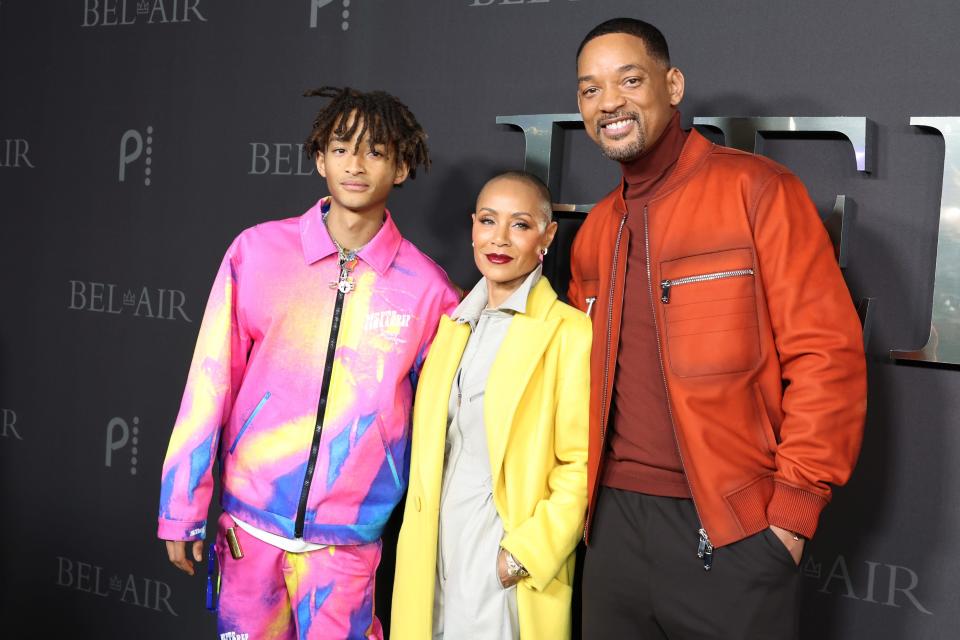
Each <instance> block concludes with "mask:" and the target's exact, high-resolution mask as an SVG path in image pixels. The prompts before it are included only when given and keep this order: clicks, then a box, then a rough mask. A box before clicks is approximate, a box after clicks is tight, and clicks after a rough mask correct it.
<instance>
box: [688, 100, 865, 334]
mask: <svg viewBox="0 0 960 640" xmlns="http://www.w3.org/2000/svg"><path fill="white" fill-rule="evenodd" d="M693 124H694V125H701V126H704V127H711V128H714V129H719V130H720V131H721V132H722V133H723V137H724V142H725V143H726V144H728V145H730V146H731V147H733V148H735V149H740V150H741V151H748V152H750V153H763V150H762V148H761V140H762V138H761V136H760V134H761V133H837V134H840V135H842V136H843V137H844V138H846V139H847V140H849V141H850V144H852V145H853V155H854V157H855V158H856V162H857V171H861V172H863V173H869V172H870V170H871V169H872V168H873V154H872V153H871V149H872V148H873V126H872V125H871V123H870V121H869V120H868V119H867V118H864V117H850V116H830V117H802V116H779V117H778V116H769V117H763V116H761V117H752V118H733V117H697V118H694V119H693ZM846 205H847V198H846V196H842V195H840V196H837V201H836V204H835V205H834V209H833V213H832V214H831V215H830V216H828V217H827V219H826V220H825V221H824V223H825V224H826V225H827V231H829V232H830V237H831V239H832V240H833V242H834V245H835V246H836V248H837V260H838V262H839V263H840V268H841V269H846V267H847V261H848V258H849V256H848V246H849V240H850V233H851V231H852V221H853V214H852V212H848V210H847V207H846ZM872 303H873V298H862V299H860V301H859V302H858V303H857V313H858V314H859V316H860V322H861V324H862V325H863V344H864V346H866V345H867V344H868V343H869V340H870V329H871V326H872V325H873V318H872V315H871V311H872Z"/></svg>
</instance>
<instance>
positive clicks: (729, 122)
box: [693, 116, 873, 173]
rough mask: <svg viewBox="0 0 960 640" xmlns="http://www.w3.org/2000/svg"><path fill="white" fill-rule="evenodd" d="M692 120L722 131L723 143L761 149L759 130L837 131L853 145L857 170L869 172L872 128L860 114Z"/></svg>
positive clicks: (756, 150)
mask: <svg viewBox="0 0 960 640" xmlns="http://www.w3.org/2000/svg"><path fill="white" fill-rule="evenodd" d="M693 124H694V125H695V126H696V125H698V124H699V125H703V126H705V127H713V128H714V129H719V130H720V131H722V132H723V136H724V138H725V140H726V144H728V145H730V146H731V147H733V148H734V149H740V150H741V151H749V152H750V153H761V151H760V145H759V140H758V134H760V133H764V132H765V133H839V134H840V135H842V136H843V137H845V138H846V139H847V140H849V141H850V143H851V144H852V145H853V153H854V155H855V156H856V158H857V171H863V172H865V173H870V170H871V169H872V168H873V166H872V160H871V158H870V154H868V148H869V147H872V146H873V140H872V138H873V135H872V132H873V128H872V127H871V126H870V121H869V120H867V118H862V117H847V116H832V117H825V118H821V117H810V118H808V117H798V116H782V117H758V118H729V117H717V118H694V119H693Z"/></svg>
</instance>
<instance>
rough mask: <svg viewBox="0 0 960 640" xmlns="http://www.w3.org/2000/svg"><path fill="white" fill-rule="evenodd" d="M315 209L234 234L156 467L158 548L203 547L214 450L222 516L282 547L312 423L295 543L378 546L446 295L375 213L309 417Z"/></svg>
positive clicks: (431, 267)
mask: <svg viewBox="0 0 960 640" xmlns="http://www.w3.org/2000/svg"><path fill="white" fill-rule="evenodd" d="M324 206H326V201H325V200H321V201H320V202H318V203H317V204H316V205H315V206H314V207H313V208H311V209H310V210H309V211H307V213H305V214H304V215H303V216H301V217H299V218H290V219H287V220H281V221H276V222H268V223H264V224H261V225H258V226H256V227H253V228H251V229H247V230H246V231H244V232H243V233H241V234H240V236H239V237H237V239H236V240H234V242H233V243H232V244H231V245H230V248H229V249H228V250H227V254H226V256H225V257H224V260H223V263H222V264H221V267H220V270H219V272H218V274H217V277H216V280H215V282H214V286H213V291H212V292H211V294H210V298H209V301H208V303H207V308H206V311H205V313H204V319H203V323H202V325H201V328H200V335H199V337H198V339H197V346H196V350H195V352H194V356H193V362H192V364H191V367H190V373H189V376H188V378H187V386H186V390H185V392H184V396H183V402H182V404H181V407H180V413H179V415H178V417H177V421H176V425H175V426H174V430H173V434H172V436H171V438H170V444H169V447H168V450H167V456H166V459H165V461H164V466H163V474H162V485H161V496H160V516H159V531H158V535H159V537H160V538H163V539H168V540H190V539H200V538H203V537H205V533H206V532H205V529H206V515H207V509H208V506H209V502H210V498H211V496H212V491H213V463H214V462H215V460H216V459H217V456H218V454H219V461H220V465H221V474H222V475H221V479H222V488H223V491H222V506H223V508H224V509H225V510H226V511H227V512H229V513H230V514H231V515H234V516H236V517H237V518H240V519H241V520H243V521H244V522H248V523H250V524H252V525H254V526H256V527H259V528H261V529H264V530H266V531H269V532H271V533H275V534H277V535H281V536H285V537H288V538H293V537H294V527H295V523H296V518H297V509H298V506H299V502H300V499H301V492H302V491H303V490H304V487H305V477H306V472H307V465H308V462H309V457H310V448H311V442H312V440H313V437H314V431H315V429H316V427H317V423H318V421H322V431H321V437H320V446H319V448H318V450H317V456H316V463H315V468H314V471H313V475H312V478H311V482H310V483H309V491H308V492H307V494H306V509H305V514H304V516H305V517H304V523H303V524H304V528H303V537H304V539H306V540H308V541H310V542H317V543H323V544H360V543H366V542H371V541H373V540H376V539H377V538H379V536H380V532H381V530H382V528H383V525H384V524H385V523H386V520H387V518H388V517H389V515H390V512H391V511H392V510H393V508H394V506H395V505H396V503H397V501H398V500H399V499H400V497H401V495H402V494H403V491H404V488H405V486H406V478H407V469H406V460H407V455H406V452H407V447H408V441H409V435H410V434H409V419H410V409H411V403H412V399H413V384H414V381H415V380H416V376H417V375H418V373H419V369H420V366H421V365H422V363H423V359H424V357H425V354H426V350H427V347H428V346H429V344H430V342H431V340H432V339H433V335H434V332H435V331H436V327H437V324H438V323H439V319H440V316H441V315H443V314H444V313H449V312H450V311H452V309H453V308H454V307H455V306H456V304H457V295H456V293H455V290H454V289H453V287H452V286H451V285H450V283H449V281H448V279H447V277H446V274H444V272H443V270H442V269H441V268H440V267H438V266H437V265H436V264H435V263H433V262H432V261H431V260H430V259H429V258H427V257H426V256H425V255H423V254H422V253H420V251H418V250H417V249H416V248H415V247H414V246H413V245H412V244H410V243H409V242H407V241H406V240H404V239H403V238H401V236H400V233H399V231H398V230H397V228H396V225H395V224H394V223H393V220H392V218H391V217H390V214H389V213H387V214H386V220H385V221H384V224H383V227H382V228H381V229H380V231H379V232H378V233H377V235H376V236H375V237H374V238H373V239H372V240H371V241H370V243H369V244H368V245H367V246H366V247H364V249H363V250H361V251H360V252H359V254H358V256H359V261H358V263H357V266H356V267H355V268H354V270H353V273H352V278H353V281H354V283H355V288H354V290H353V291H351V292H350V293H347V294H346V295H345V296H344V297H343V303H342V309H341V319H340V327H339V332H338V334H337V336H336V338H337V339H336V348H335V351H334V357H333V366H332V372H331V376H330V381H329V390H328V393H327V395H326V407H325V411H324V412H323V413H324V415H322V416H319V417H318V416H317V407H318V403H319V401H320V395H321V387H322V386H323V385H322V383H323V372H324V366H325V364H326V361H327V346H328V343H329V342H330V339H331V326H332V320H333V314H334V307H335V303H336V300H337V289H336V288H335V283H336V282H337V280H338V277H339V275H340V270H339V265H338V259H337V250H336V247H335V246H334V244H333V242H332V241H331V239H330V236H329V234H328V233H327V230H326V227H325V225H324V224H323V219H322V210H323V207H324ZM332 284H333V285H334V286H331V285H332ZM221 427H222V428H221Z"/></svg>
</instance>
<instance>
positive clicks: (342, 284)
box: [330, 276, 354, 294]
mask: <svg viewBox="0 0 960 640" xmlns="http://www.w3.org/2000/svg"><path fill="white" fill-rule="evenodd" d="M330 288H331V289H336V290H337V291H339V292H340V293H344V294H346V293H350V292H351V291H353V289H354V284H353V278H351V277H349V276H344V277H341V278H340V280H338V281H337V282H331V283H330Z"/></svg>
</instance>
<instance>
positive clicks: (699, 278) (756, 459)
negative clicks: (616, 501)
mask: <svg viewBox="0 0 960 640" xmlns="http://www.w3.org/2000/svg"><path fill="white" fill-rule="evenodd" d="M627 215H628V214H627V208H626V204H625V203H624V199H623V188H622V184H621V185H620V186H619V187H618V188H617V189H616V190H615V191H613V192H611V193H610V194H608V195H607V196H606V197H605V198H604V199H603V200H602V201H601V202H599V203H598V204H597V205H596V206H595V207H594V208H593V209H592V210H591V212H590V214H589V215H588V216H587V219H586V222H585V223H584V224H583V226H582V227H581V229H580V231H579V233H578V234H577V237H576V239H575V241H574V245H573V252H572V259H571V261H572V264H571V272H572V280H571V282H570V289H569V294H568V295H569V300H570V303H571V304H574V305H575V306H577V307H579V308H580V309H581V310H584V311H586V312H587V313H589V315H590V316H591V317H592V319H593V350H592V355H591V366H590V368H591V380H592V381H593V384H592V389H591V397H590V448H589V467H588V483H589V484H588V490H589V497H590V507H589V512H588V516H587V518H588V519H587V528H586V530H585V534H586V538H587V541H588V543H589V527H590V521H591V520H592V517H593V511H594V507H595V504H596V497H597V490H598V484H599V483H598V478H599V477H600V475H601V466H602V464H603V457H604V453H605V446H606V432H607V430H608V425H609V419H610V413H611V412H610V399H611V396H612V391H613V379H614V376H615V375H616V368H617V358H616V350H617V346H618V344H619V340H620V328H621V327H620V319H621V312H622V306H623V291H624V276H625V275H626V266H627V261H626V254H627V247H628V244H627V243H628V242H629V241H630V238H629V237H628V236H629V231H628V229H627V228H626V225H625V222H626V219H627ZM644 217H645V220H644V229H645V232H646V233H645V236H646V237H645V238H635V239H634V241H639V242H644V243H645V246H646V253H647V264H648V265H649V270H650V282H651V288H650V289H651V290H650V296H649V300H636V301H631V304H650V305H652V307H653V309H654V318H655V321H656V327H657V340H658V342H659V345H660V370H661V372H662V375H663V380H664V385H665V386H666V389H667V397H668V401H669V409H670V415H671V417H672V421H673V427H674V433H675V435H676V439H677V446H678V448H679V451H680V457H681V460H682V461H683V468H684V471H685V473H686V476H687V480H688V482H689V484H690V491H691V493H692V495H693V500H694V504H695V506H696V508H697V513H698V514H699V516H700V520H701V527H702V529H701V531H700V532H699V534H700V538H701V542H700V547H701V551H703V548H704V546H706V547H709V548H710V550H711V551H712V546H716V547H721V546H724V545H727V544H730V543H732V542H736V541H737V540H740V539H743V538H745V537H747V536H750V535H752V534H754V533H756V532H758V531H761V530H763V529H764V528H765V527H767V526H768V525H769V524H775V525H777V526H780V527H783V528H784V529H787V530H790V531H795V532H797V533H800V534H801V535H803V536H805V537H807V538H809V537H812V536H813V533H814V531H815V530H816V527H817V521H818V519H819V516H820V512H821V510H822V509H823V508H824V507H825V506H826V504H827V502H829V500H830V496H831V485H841V484H843V483H844V482H846V480H847V479H848V478H849V476H850V473H851V472H852V470H853V467H854V464H855V462H856V458H857V455H858V454H859V450H860V442H861V439H862V434H863V422H864V415H865V413H866V363H865V360H864V351H863V338H862V331H861V327H860V322H859V319H858V317H857V314H856V311H855V309H854V306H853V302H852V300H851V298H850V294H849V292H848V290H847V287H846V285H845V283H844V280H843V277H842V276H841V273H840V269H839V267H838V266H837V262H836V259H835V256H834V252H833V248H832V245H831V243H830V241H829V238H828V236H827V233H826V229H825V228H824V226H823V224H822V223H821V221H820V218H819V215H818V214H817V211H816V209H815V208H814V206H813V203H812V202H811V201H810V198H809V196H808V195H807V192H806V189H805V188H804V186H803V184H802V183H801V182H800V180H799V179H798V178H797V177H796V176H794V175H793V174H791V173H790V172H789V171H788V170H786V169H785V168H784V167H782V166H780V165H778V164H777V163H775V162H773V161H771V160H769V159H767V158H763V157H760V156H755V155H752V154H748V153H743V152H741V151H737V150H734V149H729V148H726V147H721V146H718V145H714V144H712V143H711V142H710V141H708V140H707V139H706V138H704V137H703V136H701V135H700V134H698V133H697V132H696V131H691V132H690V135H689V136H688V139H687V142H686V144H685V145H684V148H683V151H682V153H681V155H680V158H679V159H678V161H677V164H676V166H675V168H674V170H673V173H672V174H671V175H670V177H669V178H668V179H667V181H666V182H665V183H664V184H663V185H662V186H661V188H660V189H659V191H658V192H657V194H656V195H655V197H654V198H653V199H652V200H651V201H650V202H649V204H648V205H647V208H646V209H645V211H644ZM696 533H697V532H691V535H692V536H694V537H695V536H696ZM711 545H712V546H711Z"/></svg>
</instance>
